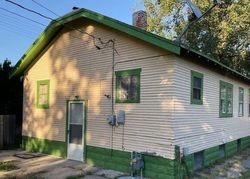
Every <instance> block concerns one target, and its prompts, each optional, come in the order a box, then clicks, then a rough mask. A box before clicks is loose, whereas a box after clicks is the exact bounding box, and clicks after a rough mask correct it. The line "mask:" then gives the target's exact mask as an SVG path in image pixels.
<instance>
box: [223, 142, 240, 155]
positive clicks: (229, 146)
mask: <svg viewBox="0 0 250 179" xmlns="http://www.w3.org/2000/svg"><path fill="white" fill-rule="evenodd" d="M235 153H237V140H236V141H232V142H229V143H226V144H225V156H226V158H227V157H231V156H232V155H234V154H235Z"/></svg>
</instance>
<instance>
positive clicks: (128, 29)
mask: <svg viewBox="0 0 250 179" xmlns="http://www.w3.org/2000/svg"><path fill="white" fill-rule="evenodd" d="M79 18H87V19H90V20H93V21H95V22H97V23H100V24H103V25H106V26H109V27H111V28H113V29H116V30H118V31H121V32H123V33H126V34H128V35H130V36H133V37H135V38H138V39H141V40H143V41H145V42H148V43H150V44H152V45H155V46H158V47H160V48H162V49H165V50H168V51H170V52H172V53H175V54H177V55H180V51H181V48H180V46H179V45H178V44H177V43H175V42H173V41H170V40H167V39H165V38H163V37H160V36H157V35H155V34H152V33H150V32H147V31H145V30H141V29H139V28H137V27H134V26H131V25H128V24H126V23H123V22H121V21H118V20H115V19H113V18H110V17H107V16H104V15H101V14H99V13H96V12H93V11H90V10H87V9H83V8H81V9H79V10H75V11H72V12H70V13H68V14H66V15H64V16H62V17H60V18H58V19H55V20H54V21H52V22H51V23H50V24H49V25H48V26H47V28H46V29H45V30H44V31H43V32H42V33H41V34H40V36H39V37H38V38H37V39H36V40H35V42H34V43H33V44H32V45H31V46H30V48H29V49H28V50H27V51H26V53H25V54H24V55H23V56H22V57H21V59H20V60H19V61H18V62H17V64H16V65H15V67H14V69H13V70H12V72H11V73H10V78H12V77H14V76H18V75H21V74H22V73H23V72H24V71H25V70H26V69H27V68H28V67H29V65H30V64H31V63H32V62H33V60H35V58H36V57H37V55H39V53H40V52H41V51H42V50H43V49H44V48H45V47H46V46H47V45H48V44H49V43H50V41H51V40H52V39H53V37H54V35H56V34H57V32H58V31H59V30H60V29H61V28H60V27H62V26H63V24H66V23H68V22H71V21H74V20H76V19H79Z"/></svg>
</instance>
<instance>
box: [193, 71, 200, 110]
mask: <svg viewBox="0 0 250 179" xmlns="http://www.w3.org/2000/svg"><path fill="white" fill-rule="evenodd" d="M191 104H199V105H201V104H203V74H201V73H199V72H196V71H191Z"/></svg>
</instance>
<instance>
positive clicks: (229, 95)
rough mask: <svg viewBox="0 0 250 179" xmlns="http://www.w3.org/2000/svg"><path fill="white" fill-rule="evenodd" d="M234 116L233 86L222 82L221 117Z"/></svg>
mask: <svg viewBox="0 0 250 179" xmlns="http://www.w3.org/2000/svg"><path fill="white" fill-rule="evenodd" d="M232 115H233V85H232V84H230V83H226V82H223V81H221V82H220V117H231V116H232Z"/></svg>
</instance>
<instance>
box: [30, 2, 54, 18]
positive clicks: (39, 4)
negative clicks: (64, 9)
mask: <svg viewBox="0 0 250 179" xmlns="http://www.w3.org/2000/svg"><path fill="white" fill-rule="evenodd" d="M32 1H33V2H34V3H35V4H37V5H38V6H40V7H42V8H44V9H46V10H47V11H49V12H51V13H52V14H54V15H56V16H58V17H59V15H58V14H57V13H55V12H53V11H52V10H50V9H49V8H47V7H46V6H44V5H42V4H41V3H39V2H37V1H35V0H32Z"/></svg>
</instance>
